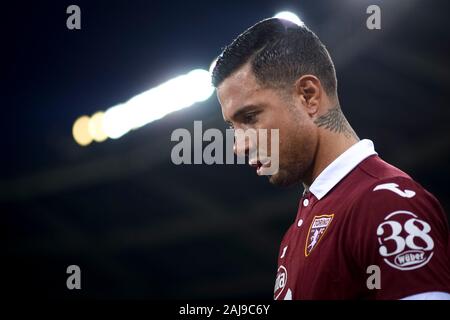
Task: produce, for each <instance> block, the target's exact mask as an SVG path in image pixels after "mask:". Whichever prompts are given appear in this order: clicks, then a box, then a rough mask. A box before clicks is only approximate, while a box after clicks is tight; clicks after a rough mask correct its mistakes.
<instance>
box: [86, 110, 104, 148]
mask: <svg viewBox="0 0 450 320" xmlns="http://www.w3.org/2000/svg"><path fill="white" fill-rule="evenodd" d="M104 115H105V113H104V112H101V111H99V112H96V113H95V114H93V115H92V117H91V118H90V119H89V126H88V129H89V134H90V135H91V137H92V138H93V139H94V140H95V141H97V142H102V141H105V140H106V139H107V138H108V136H107V135H106V133H105V131H104V129H103V117H104Z"/></svg>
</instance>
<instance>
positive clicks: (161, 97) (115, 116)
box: [73, 69, 214, 145]
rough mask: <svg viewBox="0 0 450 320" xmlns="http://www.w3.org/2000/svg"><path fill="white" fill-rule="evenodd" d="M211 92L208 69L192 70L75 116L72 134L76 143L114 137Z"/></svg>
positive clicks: (188, 104) (81, 143)
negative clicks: (99, 109) (101, 109)
mask: <svg viewBox="0 0 450 320" xmlns="http://www.w3.org/2000/svg"><path fill="white" fill-rule="evenodd" d="M213 92H214V88H213V86H212V84H211V75H210V73H209V71H206V70H202V69H195V70H192V71H191V72H189V73H187V74H184V75H181V76H178V77H176V78H173V79H171V80H169V81H166V82H164V83H163V84H161V85H159V86H157V87H155V88H152V89H150V90H148V91H145V92H143V93H141V94H138V95H136V96H134V97H132V98H131V99H130V100H128V101H127V102H125V103H122V104H118V105H116V106H113V107H111V108H109V109H108V110H106V111H105V112H104V113H103V112H97V113H95V114H94V115H92V117H91V118H89V117H87V116H84V117H82V118H79V119H77V122H75V124H74V127H73V136H74V139H75V141H77V143H78V144H80V145H88V144H89V143H91V142H92V140H95V141H97V142H101V141H103V140H105V139H106V138H108V137H109V138H112V139H117V138H120V137H121V136H123V135H124V134H126V133H127V132H129V131H130V130H133V129H137V128H139V127H142V126H144V125H146V124H148V123H150V122H152V121H155V120H158V119H160V118H162V117H164V116H165V115H167V114H169V113H171V112H174V111H177V110H180V109H183V108H186V107H190V106H191V105H193V104H194V103H196V102H201V101H205V100H207V99H208V98H209V97H210V96H211V95H212V94H213Z"/></svg>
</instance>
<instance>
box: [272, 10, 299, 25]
mask: <svg viewBox="0 0 450 320" xmlns="http://www.w3.org/2000/svg"><path fill="white" fill-rule="evenodd" d="M274 18H278V19H284V20H289V21H291V22H293V23H295V24H297V25H299V26H302V25H304V23H303V21H302V20H301V19H300V18H299V17H298V16H297V15H296V14H294V13H292V12H289V11H282V12H279V13H277V14H276V15H275V16H274Z"/></svg>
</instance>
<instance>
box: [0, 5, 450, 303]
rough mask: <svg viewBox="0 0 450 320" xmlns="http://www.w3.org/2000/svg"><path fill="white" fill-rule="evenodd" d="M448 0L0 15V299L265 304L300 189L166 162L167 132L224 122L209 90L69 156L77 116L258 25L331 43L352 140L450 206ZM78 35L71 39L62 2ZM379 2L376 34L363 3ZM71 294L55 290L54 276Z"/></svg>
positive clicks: (40, 10) (25, 10) (16, 9)
mask: <svg viewBox="0 0 450 320" xmlns="http://www.w3.org/2000/svg"><path fill="white" fill-rule="evenodd" d="M447 2H448V1H426V0H397V1H375V0H372V1H366V0H341V1H318V0H314V1H312V0H310V1H302V0H295V1H272V2H269V1H267V2H263V1H208V2H206V1H205V2H200V1H176V0H172V1H170V0H169V1H70V2H69V1H33V2H31V1H30V2H28V3H27V2H22V1H21V2H20V3H19V4H16V5H12V4H9V5H6V4H2V15H1V32H2V43H3V45H2V53H3V58H2V62H3V63H2V69H1V74H2V83H3V84H2V86H1V91H2V94H1V101H2V102H1V117H0V130H1V131H0V133H1V139H0V155H1V156H0V168H1V170H0V214H1V221H2V222H1V225H2V236H4V238H3V239H4V240H3V241H2V244H3V249H2V259H1V260H2V261H1V265H2V274H1V276H2V279H1V284H2V293H3V294H6V295H7V296H9V297H14V298H15V297H25V298H119V299H121V298H144V299H185V298H193V299H198V298H202V299H215V298H225V299H226V298H265V299H270V298H271V297H272V292H273V286H274V280H275V273H276V257H277V253H278V246H279V243H280V241H281V238H282V236H283V234H284V232H285V231H286V230H287V228H288V226H289V225H290V223H292V222H293V220H294V218H295V215H296V210H297V202H298V199H299V197H300V195H301V192H302V187H301V186H297V187H293V188H288V189H279V188H276V187H274V186H271V185H270V184H269V183H268V182H267V179H265V178H259V177H257V176H256V175H255V172H254V170H252V169H250V168H248V167H246V166H231V165H221V166H220V165H213V166H207V165H190V166H189V165H182V166H176V165H174V164H172V162H171V161H170V151H171V149H172V147H173V145H174V144H175V143H173V142H171V141H170V135H171V133H172V131H173V130H174V129H176V128H187V129H189V130H192V128H193V121H194V120H202V121H203V126H204V129H206V128H208V127H216V128H220V129H221V130H224V129H225V125H224V124H223V121H222V115H221V112H220V106H219V104H218V101H217V99H216V98H215V95H213V96H212V97H211V98H210V99H209V100H207V101H206V102H203V103H200V104H197V105H195V106H193V107H191V108H187V109H184V110H182V111H179V112H175V113H173V114H170V115H168V116H166V117H165V118H163V119H161V120H158V121H156V122H153V123H151V124H149V125H147V126H145V127H143V128H141V129H139V130H136V131H133V132H131V133H128V134H126V135H125V136H123V137H122V138H120V139H118V140H107V141H105V142H103V143H93V144H91V145H89V146H87V147H80V146H79V145H77V144H76V143H75V142H74V140H73V138H72V133H71V130H72V125H73V122H74V120H75V119H76V118H77V117H78V116H80V115H83V114H88V115H90V114H93V113H94V112H96V111H98V110H105V109H107V108H108V107H110V106H113V105H116V104H118V103H120V102H124V101H126V100H128V99H129V98H131V97H132V96H133V95H136V94H138V93H141V92H143V91H145V90H148V89H149V88H151V87H153V86H155V85H158V84H159V83H161V82H163V81H165V80H167V79H170V78H172V77H174V76H176V75H178V74H181V73H185V72H188V71H190V70H191V69H194V68H206V69H207V68H208V67H209V64H210V63H211V61H212V59H213V58H214V57H215V56H217V55H218V54H219V53H220V51H221V50H220V49H221V48H222V47H223V46H225V45H226V44H228V43H229V42H230V41H231V40H232V39H233V38H234V37H235V36H237V35H238V34H239V33H240V32H242V31H243V30H244V29H246V28H247V27H249V26H251V25H252V24H254V23H255V22H257V21H259V20H261V19H263V18H267V17H271V16H273V15H274V14H275V13H277V12H279V11H283V10H290V11H293V12H295V13H297V14H298V15H299V16H300V17H301V18H302V19H303V20H304V22H305V23H306V24H307V25H308V26H309V27H310V28H311V29H312V30H313V31H315V32H316V33H317V34H318V36H319V37H320V38H321V39H322V41H323V42H324V43H325V44H326V46H327V47H328V49H329V51H330V53H331V55H332V57H333V59H334V61H335V64H336V68H337V73H338V81H339V95H340V100H341V105H342V107H343V110H344V112H345V113H346V115H347V118H348V119H349V121H350V123H351V124H352V126H353V128H354V129H355V130H356V132H357V133H358V135H359V136H360V137H361V138H370V139H372V140H373V141H374V142H375V146H376V149H377V151H378V152H379V154H380V155H381V156H382V157H383V158H384V159H385V160H387V161H389V162H391V163H392V164H394V165H396V166H398V167H400V168H401V169H403V170H404V171H406V172H408V173H409V174H410V175H411V176H412V177H413V178H415V179H416V180H417V181H418V182H419V183H421V184H422V185H423V186H424V187H425V188H427V189H428V190H429V191H431V192H432V193H434V194H435V195H436V197H438V199H439V200H440V201H441V203H442V205H443V206H444V208H445V209H446V212H450V191H449V188H448V182H449V177H450V169H449V163H450V139H449V137H450V135H449V131H450V130H449V125H448V119H449V116H450V109H449V107H448V98H449V89H450V88H449V87H450V73H449V70H450V69H449V67H450V65H449V58H448V57H449V53H450V50H449V49H450V48H449V46H450V32H449V31H450V30H449V27H448V24H449V23H448V21H449V16H448V12H449V10H448V5H447V4H446V3H447ZM71 4H77V5H79V6H80V8H81V21H82V22H81V23H82V29H81V30H79V31H70V30H68V29H67V28H66V19H67V17H68V15H67V14H66V8H67V6H69V5H71ZM370 4H378V5H379V6H380V7H381V19H382V29H381V30H373V31H372V30H368V29H367V28H366V19H367V17H368V15H367V14H366V8H367V6H368V5H370ZM71 264H76V265H79V266H80V267H81V270H82V289H81V290H79V291H77V290H73V291H69V290H67V288H66V277H67V276H68V275H67V274H66V268H67V266H69V265H71Z"/></svg>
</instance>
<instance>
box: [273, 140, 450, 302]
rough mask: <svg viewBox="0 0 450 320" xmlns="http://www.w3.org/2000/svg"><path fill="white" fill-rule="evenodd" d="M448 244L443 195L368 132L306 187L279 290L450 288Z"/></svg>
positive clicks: (316, 293) (338, 292)
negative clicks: (392, 159)
mask: <svg viewBox="0 0 450 320" xmlns="http://www.w3.org/2000/svg"><path fill="white" fill-rule="evenodd" d="M448 249H449V230H448V223H447V217H446V215H445V213H444V211H443V209H442V207H441V206H440V204H439V202H438V200H436V198H435V197H433V195H431V194H430V193H429V192H427V191H426V190H425V189H424V188H423V187H422V186H420V185H419V184H418V183H417V182H415V181H414V180H413V179H412V178H411V177H409V176H408V175H407V174H406V173H404V172H402V171H401V170H399V169H397V168H395V167H394V166H392V165H390V164H388V163H386V162H384V161H383V160H382V159H380V158H379V157H378V155H377V154H376V152H375V150H374V148H373V143H372V142H371V141H370V140H362V141H360V142H358V143H357V144H355V145H353V146H352V147H351V148H349V149H348V150H347V151H346V152H344V153H343V154H342V155H341V156H339V157H338V158H337V159H336V160H335V161H333V162H332V163H331V164H330V165H329V166H328V167H327V168H326V169H325V170H324V171H323V172H322V173H321V174H320V175H319V176H318V177H317V178H316V180H315V181H314V182H313V184H312V185H311V186H310V187H309V189H306V190H305V193H304V194H303V197H302V198H301V199H300V204H299V209H298V213H297V216H296V218H295V221H294V223H293V224H292V226H291V227H290V228H289V230H288V231H287V233H286V234H285V236H284V238H283V240H282V243H281V246H280V253H279V256H278V270H277V277H276V282H275V291H274V298H275V299H276V300H282V299H401V298H405V297H409V296H413V295H416V294H420V293H426V292H438V293H443V294H444V295H446V293H449V292H450V259H449V251H448ZM447 297H450V295H448V296H447Z"/></svg>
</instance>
